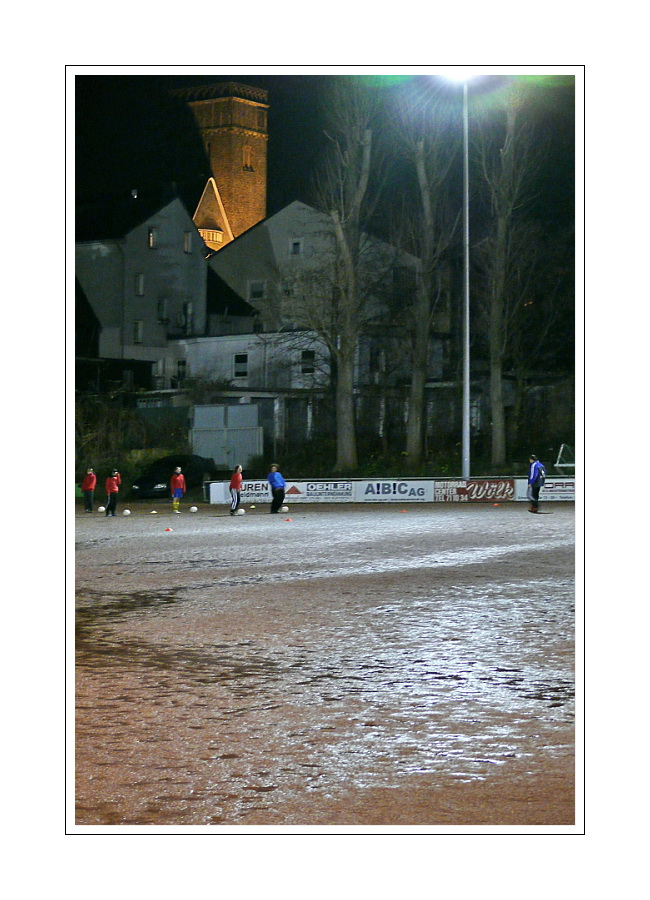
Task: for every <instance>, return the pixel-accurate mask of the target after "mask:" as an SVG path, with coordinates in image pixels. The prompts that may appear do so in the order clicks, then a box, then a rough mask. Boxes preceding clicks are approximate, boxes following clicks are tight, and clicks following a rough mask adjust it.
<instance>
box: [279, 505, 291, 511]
mask: <svg viewBox="0 0 650 900" xmlns="http://www.w3.org/2000/svg"><path fill="white" fill-rule="evenodd" d="M280 512H289V507H288V506H281V507H280Z"/></svg>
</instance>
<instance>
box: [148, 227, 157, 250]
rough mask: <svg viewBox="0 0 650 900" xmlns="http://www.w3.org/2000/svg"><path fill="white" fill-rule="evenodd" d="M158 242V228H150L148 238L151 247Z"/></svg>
mask: <svg viewBox="0 0 650 900" xmlns="http://www.w3.org/2000/svg"><path fill="white" fill-rule="evenodd" d="M157 242H158V234H157V233H156V229H155V228H150V229H149V236H148V238H147V244H148V245H149V247H152V248H153V247H155V246H156V244H157Z"/></svg>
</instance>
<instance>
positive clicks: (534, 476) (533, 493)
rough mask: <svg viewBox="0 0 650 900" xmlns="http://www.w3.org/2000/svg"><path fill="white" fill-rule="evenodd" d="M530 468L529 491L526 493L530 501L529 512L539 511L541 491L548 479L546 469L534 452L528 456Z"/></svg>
mask: <svg viewBox="0 0 650 900" xmlns="http://www.w3.org/2000/svg"><path fill="white" fill-rule="evenodd" d="M528 462H529V463H530V469H529V471H528V493H527V494H526V496H527V498H528V500H529V501H530V507H529V509H528V512H532V513H537V512H539V492H540V490H541V488H542V485H543V484H544V481H545V480H546V469H545V468H544V466H543V465H542V463H541V462H540V461H539V460H538V459H537V457H536V456H535V454H534V453H531V454H530V456H529V457H528Z"/></svg>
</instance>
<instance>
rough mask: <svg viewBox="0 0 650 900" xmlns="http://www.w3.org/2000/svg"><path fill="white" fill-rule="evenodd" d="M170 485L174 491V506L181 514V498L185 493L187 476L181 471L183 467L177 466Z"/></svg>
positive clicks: (175, 510)
mask: <svg viewBox="0 0 650 900" xmlns="http://www.w3.org/2000/svg"><path fill="white" fill-rule="evenodd" d="M169 486H170V487H171V491H172V508H173V510H174V512H175V513H179V515H180V509H179V507H180V505H181V500H182V499H183V496H184V494H185V476H184V475H183V474H182V473H181V467H180V466H176V468H175V469H174V474H173V475H172V477H171V479H170V482H169Z"/></svg>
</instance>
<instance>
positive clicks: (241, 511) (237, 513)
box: [235, 507, 246, 516]
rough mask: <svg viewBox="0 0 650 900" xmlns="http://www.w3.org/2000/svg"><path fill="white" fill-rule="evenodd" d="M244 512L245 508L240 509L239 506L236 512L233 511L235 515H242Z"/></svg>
mask: <svg viewBox="0 0 650 900" xmlns="http://www.w3.org/2000/svg"><path fill="white" fill-rule="evenodd" d="M245 512H246V510H245V509H241V507H240V508H239V509H238V510H237V512H236V513H235V515H236V516H243V515H244V513H245Z"/></svg>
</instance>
